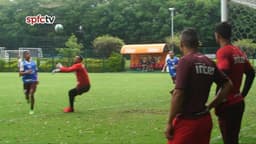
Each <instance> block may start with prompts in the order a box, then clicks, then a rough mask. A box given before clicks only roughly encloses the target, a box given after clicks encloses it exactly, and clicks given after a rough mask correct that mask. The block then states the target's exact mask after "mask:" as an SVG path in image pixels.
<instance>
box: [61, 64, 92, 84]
mask: <svg viewBox="0 0 256 144" xmlns="http://www.w3.org/2000/svg"><path fill="white" fill-rule="evenodd" d="M60 71H61V72H76V79H77V88H81V87H84V86H88V85H90V80H89V77H88V72H87V70H86V69H85V67H84V65H83V64H82V63H76V64H73V65H72V66H71V67H61V68H60Z"/></svg>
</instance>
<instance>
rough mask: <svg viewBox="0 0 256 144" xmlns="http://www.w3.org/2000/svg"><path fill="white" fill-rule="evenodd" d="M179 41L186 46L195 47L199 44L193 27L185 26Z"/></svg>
mask: <svg viewBox="0 0 256 144" xmlns="http://www.w3.org/2000/svg"><path fill="white" fill-rule="evenodd" d="M181 42H182V44H183V45H185V46H186V47H187V48H197V47H198V46H199V39H198V35H197V32H196V30H195V29H194V28H186V29H184V30H183V31H182V33H181Z"/></svg>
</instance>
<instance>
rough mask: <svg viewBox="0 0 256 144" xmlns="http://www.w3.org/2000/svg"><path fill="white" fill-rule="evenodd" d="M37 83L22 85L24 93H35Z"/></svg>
mask: <svg viewBox="0 0 256 144" xmlns="http://www.w3.org/2000/svg"><path fill="white" fill-rule="evenodd" d="M37 83H38V82H31V83H24V84H23V89H24V93H25V94H26V95H27V94H29V92H30V91H31V92H32V93H35V92H36V86H37Z"/></svg>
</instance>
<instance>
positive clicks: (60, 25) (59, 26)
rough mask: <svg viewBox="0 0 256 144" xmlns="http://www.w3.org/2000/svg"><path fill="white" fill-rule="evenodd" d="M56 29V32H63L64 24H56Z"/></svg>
mask: <svg viewBox="0 0 256 144" xmlns="http://www.w3.org/2000/svg"><path fill="white" fill-rule="evenodd" d="M54 30H55V31H56V32H62V31H63V25H62V24H56V25H55V27H54Z"/></svg>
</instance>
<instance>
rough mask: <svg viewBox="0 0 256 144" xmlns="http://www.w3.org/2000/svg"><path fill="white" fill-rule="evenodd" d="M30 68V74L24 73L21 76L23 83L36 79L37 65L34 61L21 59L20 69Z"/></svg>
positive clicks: (26, 69) (27, 69)
mask: <svg viewBox="0 0 256 144" xmlns="http://www.w3.org/2000/svg"><path fill="white" fill-rule="evenodd" d="M29 70H32V73H31V74H24V75H23V76H22V80H23V83H32V82H36V81H37V71H38V69H37V66H36V63H35V62H34V61H26V60H24V61H22V62H21V65H20V71H23V72H25V71H29Z"/></svg>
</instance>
